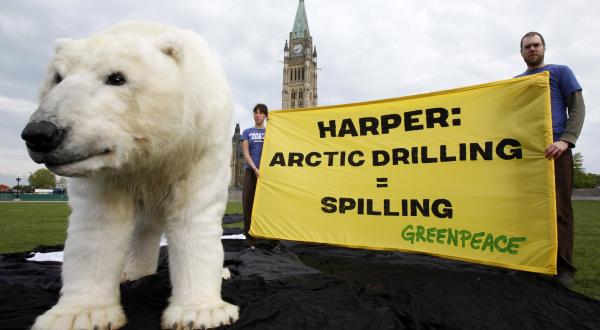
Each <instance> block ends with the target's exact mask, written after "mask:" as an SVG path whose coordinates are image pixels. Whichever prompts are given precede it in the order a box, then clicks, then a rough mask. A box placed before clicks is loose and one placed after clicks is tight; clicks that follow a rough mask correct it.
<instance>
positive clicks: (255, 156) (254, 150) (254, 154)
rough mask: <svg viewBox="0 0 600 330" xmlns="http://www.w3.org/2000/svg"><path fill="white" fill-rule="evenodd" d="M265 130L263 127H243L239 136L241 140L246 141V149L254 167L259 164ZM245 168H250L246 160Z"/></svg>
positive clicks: (257, 166)
mask: <svg viewBox="0 0 600 330" xmlns="http://www.w3.org/2000/svg"><path fill="white" fill-rule="evenodd" d="M265 131H266V129H265V128H256V127H251V128H247V129H245V130H244V132H243V133H242V137H241V140H242V141H244V140H247V141H248V151H249V152H250V157H251V158H252V161H253V162H254V165H256V168H259V166H260V155H261V154H262V148H263V141H264V140H265ZM245 168H250V166H249V165H248V162H246V166H245Z"/></svg>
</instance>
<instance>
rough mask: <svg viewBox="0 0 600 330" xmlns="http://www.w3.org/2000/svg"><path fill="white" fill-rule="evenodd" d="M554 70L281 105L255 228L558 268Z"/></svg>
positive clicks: (271, 132)
mask: <svg viewBox="0 0 600 330" xmlns="http://www.w3.org/2000/svg"><path fill="white" fill-rule="evenodd" d="M548 77H549V76H548V74H547V73H541V74H538V75H534V76H528V77H522V78H517V79H510V80H503V81H498V82H493V83H488V84H483V85H477V86H471V87H465V88H460V89H454V90H448V91H443V92H436V93H431V94H424V95H417V96H408V97H402V98H396V99H389V100H380V101H373V102H365V103H356V104H347V105H336V106H329V107H320V108H313V109H302V110H285V111H273V112H271V113H270V114H269V124H268V128H267V134H266V140H265V144H264V147H263V153H262V158H261V164H260V177H259V180H258V186H257V190H256V195H255V201H254V212H253V214H252V227H251V231H250V233H251V234H253V235H255V236H258V237H265V238H279V239H284V240H293V241H304V242H319V243H326V244H334V245H343V246H349V247H361V248H369V249H383V250H401V251H415V252H424V253H429V254H433V255H437V256H442V257H445V258H451V259H460V260H465V261H471V262H477V263H482V264H488V265H494V266H500V267H506V268H513V269H519V270H525V271H532V272H539V273H547V274H554V273H556V249H557V241H556V220H555V219H556V211H555V195H554V194H555V193H554V171H553V162H552V161H549V160H547V159H545V158H544V150H545V148H546V146H547V145H549V144H550V143H552V124H551V117H550V90H549V82H548Z"/></svg>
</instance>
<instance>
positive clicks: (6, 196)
mask: <svg viewBox="0 0 600 330" xmlns="http://www.w3.org/2000/svg"><path fill="white" fill-rule="evenodd" d="M13 199H15V197H14V196H13V193H10V192H3V191H1V192H0V201H12V200H13Z"/></svg>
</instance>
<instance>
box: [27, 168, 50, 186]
mask: <svg viewBox="0 0 600 330" xmlns="http://www.w3.org/2000/svg"><path fill="white" fill-rule="evenodd" d="M29 183H30V185H31V186H32V187H33V188H34V189H53V188H54V187H56V176H55V175H54V173H52V172H50V171H48V170H47V169H45V168H42V169H39V170H37V171H35V173H33V174H32V175H31V176H30V177H29Z"/></svg>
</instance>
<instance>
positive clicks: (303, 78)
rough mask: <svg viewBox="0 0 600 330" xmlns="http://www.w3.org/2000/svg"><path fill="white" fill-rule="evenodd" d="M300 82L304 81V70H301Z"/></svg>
mask: <svg viewBox="0 0 600 330" xmlns="http://www.w3.org/2000/svg"><path fill="white" fill-rule="evenodd" d="M302 81H304V68H302Z"/></svg>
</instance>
